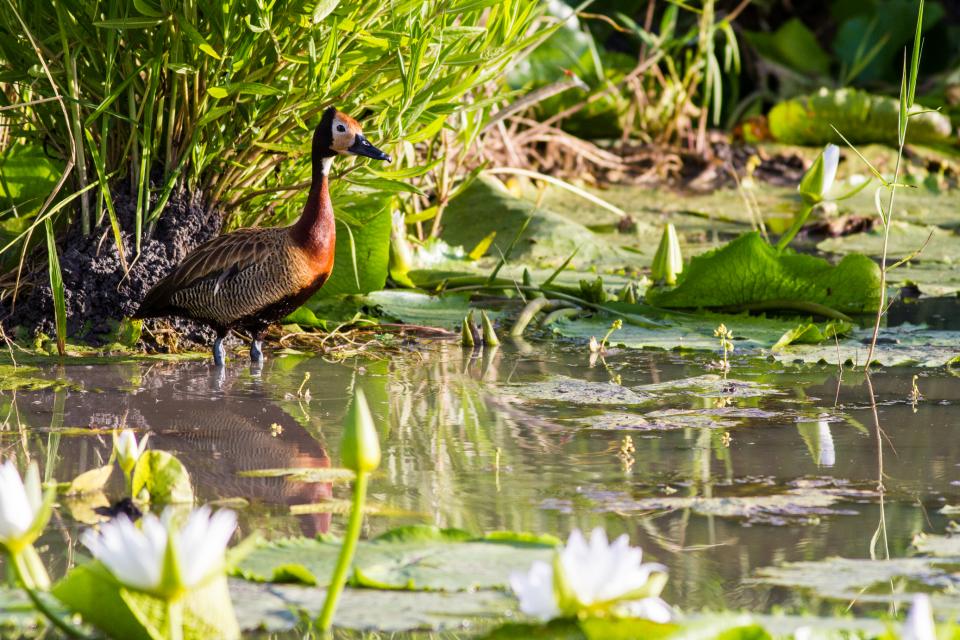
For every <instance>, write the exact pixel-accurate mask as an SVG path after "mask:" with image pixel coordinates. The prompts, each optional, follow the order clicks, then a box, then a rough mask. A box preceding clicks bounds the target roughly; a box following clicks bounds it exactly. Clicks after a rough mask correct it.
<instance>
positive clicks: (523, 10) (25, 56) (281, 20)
mask: <svg viewBox="0 0 960 640" xmlns="http://www.w3.org/2000/svg"><path fill="white" fill-rule="evenodd" d="M539 11H540V8H539V5H538V3H537V2H535V1H533V0H503V1H499V2H489V1H484V0H481V1H479V2H478V1H476V0H428V1H426V2H410V1H405V2H394V3H376V2H353V3H347V2H340V3H337V2H320V3H312V4H311V5H310V6H307V5H305V4H304V3H301V2H295V1H294V0H277V1H276V2H269V3H266V2H249V1H244V0H225V1H221V0H188V1H187V2H183V3H167V2H162V3H161V2H155V1H153V0H142V1H141V0H134V1H131V0H106V1H100V2H95V1H94V0H76V1H75V2H69V3H66V2H64V3H59V2H58V3H46V2H41V3H36V2H33V1H32V0H10V1H9V2H5V3H2V4H0V57H2V58H3V59H4V60H5V62H6V64H5V65H4V67H5V69H4V73H5V75H4V82H5V83H7V84H6V85H5V89H6V90H5V91H4V92H2V93H0V102H2V103H3V105H2V106H4V107H6V108H7V110H6V111H5V116H6V117H8V118H9V119H10V120H11V122H10V124H11V126H13V127H16V128H17V130H18V131H20V133H21V136H20V138H19V140H20V142H21V143H28V142H32V143H42V144H44V145H45V146H46V148H47V150H48V151H49V152H50V153H52V154H54V155H55V156H57V157H59V158H60V159H62V160H63V161H64V163H65V164H64V166H65V171H64V177H63V180H61V185H58V188H57V189H56V190H55V192H54V193H53V194H51V197H50V198H49V199H48V201H47V202H46V203H45V204H44V205H43V207H41V208H40V209H38V210H36V211H34V212H32V213H31V215H32V216H33V218H34V224H33V225H32V226H30V227H29V228H28V229H27V230H26V231H24V232H23V233H21V234H20V235H19V236H17V238H16V239H15V241H14V242H12V243H10V244H8V246H7V248H6V249H7V250H9V249H11V248H13V247H21V246H24V245H25V243H27V242H28V241H29V240H30V238H31V234H32V231H33V229H34V228H35V226H36V225H37V224H40V223H41V222H42V221H43V220H44V219H46V218H47V217H52V216H53V214H54V213H55V212H56V211H61V212H62V213H66V214H67V216H66V218H65V219H60V217H59V216H58V219H57V220H56V222H57V225H56V226H57V228H63V227H66V226H67V225H72V224H73V223H74V222H77V221H79V224H78V225H76V228H77V229H78V233H80V234H83V235H85V234H88V233H91V232H93V231H94V230H96V231H97V232H99V229H100V227H103V226H106V227H107V228H108V229H109V231H110V233H111V235H112V237H113V240H114V242H115V243H116V245H117V249H118V251H119V252H120V255H121V259H122V260H123V261H124V264H125V265H126V263H127V261H128V259H130V258H131V257H130V256H125V255H123V249H122V242H121V229H120V224H119V221H118V219H117V214H116V211H115V208H114V205H113V199H112V195H111V194H112V190H113V189H115V188H117V186H118V184H119V183H120V182H123V183H125V185H126V189H127V190H128V191H129V193H130V194H132V195H133V198H134V200H135V202H136V211H135V216H134V224H133V229H128V230H126V231H128V232H132V233H133V237H134V243H133V244H134V249H135V252H137V251H139V249H140V247H141V244H142V241H143V239H144V238H145V237H147V236H149V235H150V233H151V231H152V229H153V228H154V226H155V225H156V223H157V219H158V217H159V216H160V215H162V214H163V211H164V208H165V205H166V204H167V202H168V201H169V199H170V198H171V196H172V194H174V193H176V192H179V191H182V190H189V191H193V192H199V193H201V194H202V195H203V197H204V200H205V203H206V205H207V206H210V207H212V206H217V207H220V208H222V209H224V210H225V211H226V212H227V214H228V216H229V220H228V224H230V225H235V226H239V225H249V224H258V223H278V222H283V221H285V220H287V219H289V218H291V217H292V216H294V215H295V214H296V213H298V205H297V204H296V203H294V202H293V199H294V196H296V195H298V193H299V192H300V191H301V190H302V188H303V187H304V183H305V180H307V178H308V176H309V173H308V172H309V144H310V133H311V130H312V126H313V125H315V124H316V121H317V120H318V119H319V117H320V115H321V113H322V112H323V110H324V109H325V108H326V107H328V106H330V105H336V106H337V107H339V108H341V109H343V110H344V111H347V112H349V113H352V114H355V115H357V116H359V117H360V118H361V120H362V121H363V124H364V128H365V130H366V131H367V133H368V134H369V136H370V137H371V139H376V140H377V141H378V144H379V146H381V147H384V146H385V147H387V148H389V149H390V150H391V151H392V153H393V155H394V156H395V157H397V158H398V160H399V163H398V166H399V167H401V168H400V169H392V170H386V171H378V170H376V169H374V168H371V167H369V166H367V165H366V164H363V163H361V164H355V165H348V164H346V163H344V166H343V169H342V172H343V174H344V176H345V177H346V180H341V181H337V182H336V183H335V185H334V186H333V189H334V194H333V197H334V198H336V199H338V202H340V203H343V205H344V206H343V207H342V211H343V214H342V216H341V217H342V219H343V221H344V223H345V224H347V225H348V226H353V227H359V226H362V224H363V222H364V221H365V219H364V216H365V215H368V214H369V212H370V210H372V209H375V210H376V211H377V212H379V211H381V210H382V209H383V195H382V194H387V195H388V196H393V197H397V198H398V199H399V198H400V197H401V196H403V197H409V195H410V193H420V192H421V191H420V189H418V188H417V187H416V186H415V183H417V182H424V183H427V182H429V181H427V179H426V178H425V177H424V176H426V175H427V174H430V173H434V174H436V175H435V177H434V178H433V180H432V182H429V184H430V185H431V186H433V187H436V188H437V189H438V191H439V185H442V187H443V198H444V199H448V198H449V197H452V195H453V194H454V192H455V190H456V187H457V185H458V184H460V182H461V176H460V175H458V174H457V172H456V171H455V169H456V167H457V166H458V163H460V162H462V155H463V154H464V153H465V152H464V148H465V147H464V145H463V144H459V145H456V146H453V145H451V140H453V139H456V140H459V141H461V142H469V141H470V140H472V139H473V136H474V135H475V132H476V131H477V130H478V128H479V127H480V126H481V125H482V123H483V122H484V121H485V119H486V118H487V117H488V116H489V112H490V110H491V109H492V108H493V107H494V105H495V103H496V99H490V98H488V97H487V96H486V95H485V94H484V89H483V88H484V86H485V85H486V84H487V83H489V82H491V81H495V80H496V79H497V78H498V77H499V76H500V74H501V73H502V71H503V68H504V66H505V65H506V64H507V62H508V61H510V60H512V59H516V58H517V57H518V56H520V55H522V54H523V52H524V51H526V50H527V49H529V48H531V47H533V46H534V45H535V44H536V43H538V42H539V41H540V40H542V39H543V38H544V37H546V36H547V35H549V30H541V31H537V30H532V29H531V26H532V25H533V24H534V21H535V20H536V19H537V17H538V15H539ZM38 70H40V77H41V78H46V80H47V81H46V82H43V81H40V80H39V79H38V77H37V73H38ZM0 151H2V149H0ZM452 152H456V153H457V154H459V155H457V156H456V157H451V156H449V153H452ZM291 160H292V161H291ZM451 163H453V164H452V166H453V168H454V171H453V172H452V173H451V171H450V166H451ZM436 172H440V173H436ZM441 176H442V177H441ZM411 182H413V183H414V185H411V184H410V183H411ZM64 183H65V185H64ZM60 186H66V189H61V188H60ZM357 187H360V189H357ZM347 190H350V191H351V192H354V193H355V194H356V195H354V196H353V197H349V198H348V197H347ZM73 196H77V197H78V200H79V201H78V202H76V203H75V204H77V205H78V206H77V207H76V208H74V207H61V208H60V209H57V203H58V202H60V203H62V202H65V201H66V199H67V198H71V197H73ZM374 196H376V197H374ZM134 258H135V256H134Z"/></svg>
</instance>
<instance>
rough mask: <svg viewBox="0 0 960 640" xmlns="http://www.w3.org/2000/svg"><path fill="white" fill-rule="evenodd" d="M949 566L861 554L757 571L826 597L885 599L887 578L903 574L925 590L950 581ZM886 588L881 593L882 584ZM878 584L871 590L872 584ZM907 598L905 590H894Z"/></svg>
mask: <svg viewBox="0 0 960 640" xmlns="http://www.w3.org/2000/svg"><path fill="white" fill-rule="evenodd" d="M950 575H951V572H950V571H949V570H948V569H942V568H936V566H935V565H934V564H933V563H931V561H930V559H929V558H895V559H891V560H869V559H860V558H827V559H825V560H819V561H810V562H788V563H785V564H783V565H780V566H778V567H765V568H762V569H760V570H759V571H758V572H757V576H758V580H760V581H761V582H764V583H766V584H772V585H778V586H782V587H789V588H791V589H797V588H800V589H809V590H811V591H813V592H815V593H816V594H817V595H820V596H822V597H825V598H832V599H837V600H860V601H872V602H885V601H888V600H890V599H891V595H893V594H890V593H889V587H890V581H891V580H894V579H897V578H906V579H907V580H908V581H910V582H913V583H914V584H916V585H927V588H925V589H924V590H925V591H930V590H933V589H935V588H936V587H938V586H939V587H944V586H947V585H949V584H951V583H952V582H953V580H952V579H951V577H950ZM884 586H885V587H886V589H887V592H886V593H884V589H883V587H884ZM873 587H878V588H876V589H873V590H872V591H871V588H873ZM895 595H896V597H895V598H894V599H897V598H907V596H906V594H905V593H902V592H901V593H899V594H895Z"/></svg>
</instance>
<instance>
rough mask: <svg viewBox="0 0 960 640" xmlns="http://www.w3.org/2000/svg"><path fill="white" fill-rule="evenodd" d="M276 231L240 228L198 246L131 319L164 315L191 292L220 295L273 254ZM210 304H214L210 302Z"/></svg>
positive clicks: (276, 240)
mask: <svg viewBox="0 0 960 640" xmlns="http://www.w3.org/2000/svg"><path fill="white" fill-rule="evenodd" d="M277 231H278V230H277V229H240V230H238V231H234V232H232V233H228V234H225V235H222V236H217V237H216V238H214V239H212V240H210V241H208V242H206V243H204V244H202V245H200V246H199V247H197V248H196V249H194V250H193V251H192V252H191V253H190V254H189V255H188V256H187V257H186V258H185V259H184V261H183V262H182V263H180V265H179V266H177V268H176V269H174V270H173V271H172V272H171V273H170V274H168V275H167V276H166V277H165V278H163V280H161V281H160V282H158V283H157V284H156V285H154V287H153V288H152V289H150V291H149V292H148V293H147V295H146V297H145V298H144V300H143V302H142V303H141V305H140V308H139V309H138V310H137V313H136V314H135V316H134V317H136V318H149V317H152V316H156V315H165V314H168V313H172V312H175V311H177V310H178V309H177V308H178V307H181V308H182V306H183V305H182V302H183V299H184V298H185V296H186V297H189V298H193V297H194V296H188V295H187V294H189V293H190V292H191V290H199V289H202V290H209V291H207V293H210V292H219V291H220V289H221V288H222V286H223V285H225V284H226V283H228V282H229V281H231V280H233V279H236V278H237V277H238V276H240V275H241V274H242V273H243V272H245V271H247V270H249V269H251V268H255V267H257V266H259V265H262V264H263V263H264V262H265V261H269V260H270V256H271V255H275V253H276V250H277V244H278V241H279V240H280V237H279V234H278V233H277ZM211 302H213V301H212V300H211Z"/></svg>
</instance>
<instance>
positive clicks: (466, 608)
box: [230, 580, 516, 633]
mask: <svg viewBox="0 0 960 640" xmlns="http://www.w3.org/2000/svg"><path fill="white" fill-rule="evenodd" d="M230 595H231V596H232V597H233V601H234V605H235V606H236V609H237V612H238V614H239V619H240V626H241V628H243V629H245V630H263V631H266V632H268V633H278V632H282V631H287V630H290V629H293V628H294V627H295V626H296V625H297V624H298V623H299V622H300V618H299V617H298V615H297V612H299V611H303V612H306V613H307V614H308V615H310V616H311V617H315V616H317V615H318V614H319V613H320V609H321V608H322V607H323V601H324V599H325V598H326V591H325V590H323V589H318V588H316V587H303V586H299V585H286V584H257V583H253V582H247V581H246V580H231V581H230ZM515 609H516V601H515V600H514V599H513V598H512V597H511V596H509V595H507V594H505V593H503V592H501V591H490V590H481V591H458V592H456V593H445V592H439V591H396V590H382V589H353V588H347V589H345V590H344V592H343V595H342V596H341V598H340V602H339V603H338V605H337V612H336V614H335V615H334V618H333V624H334V626H335V627H338V628H342V629H356V630H361V631H382V632H400V631H443V630H455V629H466V628H472V627H473V626H475V624H476V621H477V620H478V619H481V620H482V619H483V618H490V619H491V623H494V622H496V621H497V620H500V619H502V618H503V617H504V616H508V615H513V614H515Z"/></svg>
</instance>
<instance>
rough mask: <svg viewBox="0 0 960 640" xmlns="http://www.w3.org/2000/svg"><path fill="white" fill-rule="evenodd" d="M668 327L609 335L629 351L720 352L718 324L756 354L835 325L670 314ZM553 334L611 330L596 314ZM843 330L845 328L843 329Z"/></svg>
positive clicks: (586, 335)
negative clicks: (716, 333)
mask: <svg viewBox="0 0 960 640" xmlns="http://www.w3.org/2000/svg"><path fill="white" fill-rule="evenodd" d="M609 306H610V307H612V308H614V309H616V310H618V311H624V312H626V313H629V312H631V311H635V310H636V309H637V306H636V305H629V304H622V303H616V302H615V303H612V304H609ZM658 320H659V321H660V322H663V323H665V324H666V326H665V327H661V328H647V327H641V326H637V325H634V324H624V325H623V328H622V329H620V330H618V331H615V332H614V333H613V335H611V336H610V338H609V342H610V344H611V345H613V346H620V347H627V348H629V349H663V350H667V351H672V350H696V351H714V352H719V350H720V343H719V341H718V340H717V338H716V336H714V334H713V332H714V330H715V329H716V328H717V326H718V325H720V324H721V323H722V324H725V325H726V326H727V328H729V329H730V330H731V331H732V332H733V336H734V337H733V344H734V352H733V355H734V356H736V355H738V354H740V353H754V354H755V353H757V352H758V351H766V350H769V349H773V348H774V346H776V347H777V348H778V349H780V348H782V347H784V346H786V345H785V341H786V340H787V339H789V337H790V336H801V335H804V334H805V333H806V331H807V330H808V329H809V328H810V327H811V326H817V327H818V331H819V333H820V335H830V334H831V332H832V329H831V328H830V327H831V325H832V326H833V327H836V326H837V325H835V324H833V323H824V324H821V325H814V323H812V322H810V321H809V320H799V319H797V320H791V319H782V318H767V317H762V316H750V315H746V314H743V315H726V314H717V313H702V314H686V315H682V316H681V315H670V314H668V315H667V316H665V317H664V318H658ZM550 327H551V328H552V329H553V331H554V333H556V334H558V335H560V336H563V337H566V338H573V339H576V340H579V341H582V342H584V343H586V342H588V341H589V340H590V338H591V337H598V338H599V337H600V336H603V335H604V334H605V333H606V332H607V330H608V329H609V328H610V318H609V317H608V316H603V315H594V316H591V317H589V318H578V319H576V320H571V319H569V318H564V319H561V320H558V321H557V322H555V323H554V324H552V325H550ZM841 328H843V327H841Z"/></svg>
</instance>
